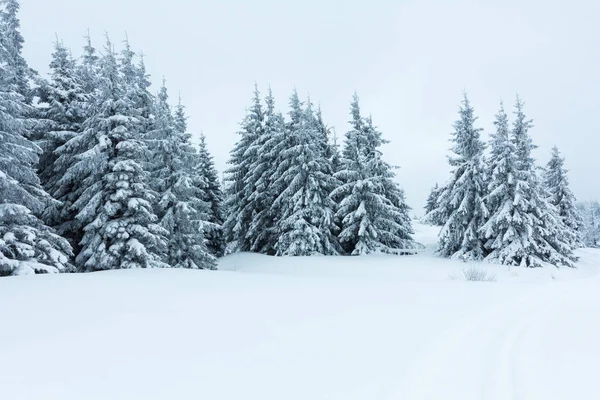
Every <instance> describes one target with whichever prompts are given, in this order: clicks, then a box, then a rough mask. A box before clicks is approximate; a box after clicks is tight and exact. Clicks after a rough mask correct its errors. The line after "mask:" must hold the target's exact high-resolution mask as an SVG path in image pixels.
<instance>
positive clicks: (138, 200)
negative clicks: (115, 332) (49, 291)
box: [0, 0, 600, 276]
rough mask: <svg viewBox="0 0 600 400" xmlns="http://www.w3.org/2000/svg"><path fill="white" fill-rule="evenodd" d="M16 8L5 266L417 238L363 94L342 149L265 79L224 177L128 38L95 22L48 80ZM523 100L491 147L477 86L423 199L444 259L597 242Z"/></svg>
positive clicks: (566, 259)
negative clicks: (101, 41) (99, 36)
mask: <svg viewBox="0 0 600 400" xmlns="http://www.w3.org/2000/svg"><path fill="white" fill-rule="evenodd" d="M18 11H19V3H18V1H17V0H0V33H1V36H0V276H3V275H13V274H27V273H53V272H90V271H97V270H106V269H122V268H191V269H215V268H216V265H217V258H218V257H221V256H223V255H225V254H228V253H231V252H256V253H262V254H267V255H273V256H310V255H317V254H319V255H363V254H373V253H387V254H413V253H415V252H416V251H418V250H419V249H421V248H422V247H423V246H422V245H420V244H419V243H417V242H416V241H415V240H414V239H413V233H414V232H413V227H412V221H411V218H410V215H409V213H410V208H409V207H408V205H407V204H406V200H405V195H404V191H403V189H402V188H401V187H400V186H399V184H398V183H397V182H396V180H395V175H396V174H395V169H396V167H394V166H392V165H390V164H388V163H387V162H385V161H384V158H383V154H382V146H383V145H384V144H386V143H387V140H386V139H385V138H384V136H383V134H382V133H381V132H380V131H379V130H378V129H377V127H376V125H375V124H374V122H373V120H372V118H371V116H365V115H364V114H363V112H362V110H361V108H360V105H359V98H358V96H357V95H356V94H355V95H354V98H353V99H352V101H351V103H350V110H349V111H350V118H349V129H348V131H347V132H346V133H345V135H344V138H343V143H342V144H341V145H338V140H337V137H335V135H332V130H331V128H330V127H329V126H328V125H327V124H326V123H325V122H324V117H323V114H322V111H321V109H320V107H315V105H314V104H313V103H312V101H311V99H310V98H307V99H306V100H301V99H300V96H299V95H298V93H297V91H296V90H294V91H293V92H292V94H291V96H290V97H289V101H288V110H287V113H286V114H285V115H284V114H283V113H282V112H281V111H279V110H278V109H277V107H276V103H275V99H274V96H273V94H272V92H271V90H270V88H269V90H268V92H267V94H266V96H264V97H263V96H262V95H261V93H260V92H259V90H258V87H255V90H254V94H253V96H252V99H251V101H250V104H249V106H248V107H247V109H246V115H245V116H244V118H243V119H242V122H241V124H240V130H239V132H238V134H239V135H238V140H237V143H236V144H235V146H234V148H233V150H232V151H231V153H230V157H229V162H228V168H227V170H226V171H225V173H224V179H223V181H222V182H221V181H220V179H219V175H218V173H217V171H216V169H215V165H214V162H213V158H212V156H211V154H210V152H209V151H208V148H207V145H206V140H205V137H204V136H203V135H201V136H200V141H199V145H197V146H195V145H193V144H192V141H191V138H192V134H191V133H190V132H189V131H188V129H187V117H186V112H185V107H184V106H183V105H182V104H181V100H179V102H175V104H174V105H173V104H172V102H171V101H170V98H169V94H168V90H167V87H166V82H165V81H164V80H163V83H162V86H161V87H160V88H159V90H158V92H157V93H152V91H151V85H150V77H149V75H148V73H147V72H146V69H145V65H144V59H143V57H140V56H139V55H138V54H136V53H135V52H134V51H133V50H132V49H131V47H130V44H129V42H128V40H125V41H124V46H123V48H122V50H121V51H119V52H116V51H115V48H114V46H113V44H112V43H111V41H110V39H109V38H108V37H107V39H106V43H105V45H104V47H103V49H102V51H98V50H97V49H96V48H95V47H94V46H93V45H92V41H91V39H90V37H89V35H88V36H87V37H86V43H85V45H84V47H83V53H82V56H81V57H78V58H75V57H73V56H72V55H71V53H70V52H69V50H68V49H67V47H66V46H65V45H64V44H63V43H62V42H61V41H59V40H57V41H56V43H55V44H54V52H53V53H52V57H51V62H50V74H49V76H48V77H47V78H43V77H41V76H40V75H39V74H37V73H36V72H35V71H33V70H32V69H30V68H29V67H28V65H27V62H26V61H25V59H24V58H23V56H22V47H23V43H24V40H23V37H22V36H21V34H20V32H19V28H20V23H19V19H18ZM523 108H524V104H523V102H521V101H520V100H519V99H517V102H516V105H515V118H514V121H513V123H512V126H511V124H510V122H509V119H508V116H507V114H506V112H505V111H504V108H503V107H501V108H500V110H499V112H498V114H497V115H496V121H495V123H494V124H495V127H496V132H495V133H494V134H492V135H491V140H490V143H489V144H488V145H486V144H485V143H484V142H483V140H482V139H481V131H482V130H481V129H480V128H478V127H476V120H477V118H476V117H475V115H474V110H473V107H472V106H471V104H470V102H469V100H468V98H467V97H466V95H465V98H464V100H463V103H462V106H461V108H460V115H459V119H458V121H457V122H456V123H455V125H454V133H453V135H452V142H453V153H454V154H453V156H452V157H451V158H450V159H449V161H450V165H451V167H452V173H451V177H450V179H449V180H448V181H447V182H446V184H444V185H443V186H441V187H437V186H436V188H434V190H432V193H431V195H430V196H429V199H428V202H427V205H426V211H427V216H426V219H427V221H429V222H431V223H434V224H437V225H440V226H441V232H440V243H439V251H438V253H439V254H440V255H441V256H444V257H455V258H460V259H464V260H484V259H485V260H489V261H493V262H500V263H502V264H508V265H522V266H529V267H534V266H541V265H544V264H546V263H550V264H553V265H557V266H559V265H566V266H573V265H574V262H575V261H576V257H575V256H574V254H573V250H574V249H575V248H576V247H578V246H580V245H598V244H599V243H600V239H598V238H599V237H600V233H599V232H600V228H599V227H600V223H599V221H600V211H599V207H598V206H597V204H596V205H594V204H587V205H581V206H579V208H577V207H576V206H575V198H574V196H573V194H572V193H571V191H570V190H569V185H568V179H567V171H566V169H565V168H564V159H563V158H562V157H561V156H560V154H559V152H558V150H557V149H554V150H553V154H552V159H551V161H550V163H549V164H548V166H547V167H546V168H545V169H544V170H543V171H542V170H541V169H540V168H539V167H538V166H537V165H536V164H535V161H534V159H533V158H532V155H531V151H532V150H533V149H534V148H535V146H534V144H533V142H532V139H531V137H530V135H529V130H530V129H531V128H532V126H533V125H532V122H531V120H529V119H528V118H527V117H526V116H525V114H524V110H523ZM582 215H583V218H582Z"/></svg>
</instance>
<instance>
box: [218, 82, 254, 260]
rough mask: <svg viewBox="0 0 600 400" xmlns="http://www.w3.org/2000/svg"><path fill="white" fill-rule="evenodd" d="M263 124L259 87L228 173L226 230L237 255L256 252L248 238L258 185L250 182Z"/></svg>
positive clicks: (232, 152) (232, 153)
mask: <svg viewBox="0 0 600 400" xmlns="http://www.w3.org/2000/svg"><path fill="white" fill-rule="evenodd" d="M263 124H264V110H263V107H262V104H261V99H260V93H259V91H258V87H256V86H255V88H254V98H253V100H252V106H251V107H250V108H249V109H248V111H247V113H246V117H245V118H244V120H243V122H242V130H241V131H240V132H239V134H240V139H239V141H238V142H237V143H236V145H235V147H234V149H233V150H232V151H231V153H230V160H229V164H230V165H231V167H230V168H229V169H228V170H227V171H226V178H225V181H226V187H225V193H226V200H225V207H226V208H227V213H228V214H227V218H226V219H225V222H224V225H223V229H224V233H225V238H226V240H227V241H228V242H229V243H230V244H231V246H232V250H233V251H250V250H251V249H252V240H251V238H249V237H248V235H247V232H248V230H249V229H250V226H251V224H252V216H253V212H254V210H253V208H252V206H251V204H250V199H249V196H250V195H251V194H252V193H253V192H254V185H255V184H256V183H255V182H251V181H247V179H246V178H247V177H248V174H249V171H250V168H251V166H252V164H254V163H255V162H256V157H257V155H258V148H257V147H256V146H255V143H256V141H257V140H258V139H259V138H260V137H261V134H262V130H263Z"/></svg>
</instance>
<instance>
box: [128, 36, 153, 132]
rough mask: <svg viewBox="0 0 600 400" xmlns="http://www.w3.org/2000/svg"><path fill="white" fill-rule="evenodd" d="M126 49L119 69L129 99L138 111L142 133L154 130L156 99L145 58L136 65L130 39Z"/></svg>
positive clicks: (141, 58)
mask: <svg viewBox="0 0 600 400" xmlns="http://www.w3.org/2000/svg"><path fill="white" fill-rule="evenodd" d="M123 43H124V45H125V47H124V48H123V50H122V51H121V55H120V58H119V67H120V70H121V74H122V76H123V81H124V85H125V87H126V88H127V97H128V98H129V102H130V103H131V104H132V105H133V107H134V108H135V111H136V114H137V115H136V117H137V119H138V120H139V121H138V124H139V125H140V129H141V132H142V133H143V134H144V133H146V132H148V131H150V130H152V124H153V121H152V111H153V107H154V104H155V99H154V96H153V95H152V93H150V90H149V88H150V77H149V76H148V74H147V73H146V66H145V64H144V58H143V57H140V62H139V65H136V64H135V60H134V58H135V56H136V53H135V52H134V51H133V50H132V49H131V45H130V44H129V39H125V40H124V41H123Z"/></svg>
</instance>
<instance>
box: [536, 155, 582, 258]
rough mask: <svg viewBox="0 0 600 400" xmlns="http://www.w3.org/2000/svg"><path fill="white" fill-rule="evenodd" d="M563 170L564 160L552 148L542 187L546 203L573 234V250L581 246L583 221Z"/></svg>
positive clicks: (565, 172)
mask: <svg viewBox="0 0 600 400" xmlns="http://www.w3.org/2000/svg"><path fill="white" fill-rule="evenodd" d="M567 172H568V171H567V170H566V169H565V159H564V158H563V157H561V155H560V152H559V151H558V148H557V147H556V146H555V147H553V148H552V156H551V158H550V161H549V162H548V165H547V167H546V172H545V175H544V185H545V188H546V190H547V191H548V193H549V194H550V198H549V199H548V201H549V202H550V204H552V205H553V206H554V207H555V208H556V209H557V210H558V215H559V216H560V218H561V220H562V222H563V224H564V225H565V227H566V228H567V229H570V230H571V231H572V233H573V235H572V237H573V238H574V239H575V241H574V242H573V243H571V245H572V246H573V248H577V247H580V246H581V245H582V241H581V233H582V231H583V219H582V217H581V215H580V214H579V211H578V210H577V208H576V206H575V204H576V202H577V200H576V199H575V196H574V195H573V192H571V189H570V188H569V178H568V177H567Z"/></svg>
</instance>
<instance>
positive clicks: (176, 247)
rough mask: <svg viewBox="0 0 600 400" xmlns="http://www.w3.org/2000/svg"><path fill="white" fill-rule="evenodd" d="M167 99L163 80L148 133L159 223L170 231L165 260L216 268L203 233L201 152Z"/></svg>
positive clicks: (206, 221) (204, 184) (205, 220)
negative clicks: (152, 147)
mask: <svg viewBox="0 0 600 400" xmlns="http://www.w3.org/2000/svg"><path fill="white" fill-rule="evenodd" d="M168 100H169V96H168V93H167V87H166V86H165V82H164V81H163V85H162V87H161V89H160V92H159V94H158V96H157V99H156V104H155V106H154V112H155V115H154V130H153V131H152V132H151V133H149V135H148V136H149V137H150V138H151V140H152V141H153V143H155V144H156V146H155V150H154V154H153V155H154V158H153V159H152V164H153V165H154V166H155V168H154V170H153V172H152V180H153V182H154V184H153V186H154V187H155V189H156V190H158V193H159V201H158V203H157V210H158V217H159V219H160V224H161V226H162V227H163V228H164V229H165V230H166V231H167V232H168V236H167V237H168V242H167V248H168V250H167V259H166V261H167V263H168V264H169V265H170V266H171V267H174V268H191V269H214V268H215V265H216V259H215V257H214V256H213V255H212V254H211V253H210V251H209V250H208V248H207V246H206V242H205V236H204V235H205V231H206V228H207V226H208V225H211V223H210V222H209V218H210V217H209V213H210V209H209V205H208V204H207V203H206V202H205V201H204V198H205V197H206V193H205V191H206V190H207V188H208V183H207V182H206V181H205V180H204V178H205V177H204V176H199V175H197V174H196V173H195V172H194V167H195V163H196V162H197V159H198V154H197V153H196V151H195V150H194V148H193V146H192V144H191V142H190V138H191V135H190V134H189V133H188V132H186V131H180V130H178V129H177V128H178V125H177V124H175V120H174V117H173V114H172V112H171V107H170V106H169V102H168ZM209 231H211V232H212V231H213V230H210V229H209Z"/></svg>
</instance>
